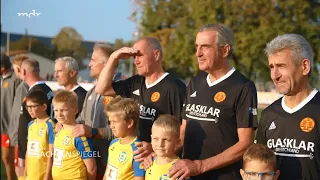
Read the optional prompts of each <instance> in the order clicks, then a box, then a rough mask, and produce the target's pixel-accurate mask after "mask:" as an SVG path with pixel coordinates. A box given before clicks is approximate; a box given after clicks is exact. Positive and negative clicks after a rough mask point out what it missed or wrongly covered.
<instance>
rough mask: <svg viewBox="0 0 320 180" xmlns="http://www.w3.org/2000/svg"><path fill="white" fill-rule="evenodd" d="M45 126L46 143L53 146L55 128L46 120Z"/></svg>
mask: <svg viewBox="0 0 320 180" xmlns="http://www.w3.org/2000/svg"><path fill="white" fill-rule="evenodd" d="M46 123H47V126H48V142H49V144H53V143H54V136H55V133H54V128H55V124H54V122H53V121H52V120H48V121H46Z"/></svg>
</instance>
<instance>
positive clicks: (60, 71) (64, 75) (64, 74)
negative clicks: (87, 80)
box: [54, 61, 72, 86]
mask: <svg viewBox="0 0 320 180" xmlns="http://www.w3.org/2000/svg"><path fill="white" fill-rule="evenodd" d="M54 75H55V77H56V79H57V82H58V84H59V85H60V86H65V85H67V84H68V82H69V80H70V79H71V78H72V76H71V72H70V71H69V69H67V67H66V63H65V62H63V61H57V62H56V63H55V65H54Z"/></svg>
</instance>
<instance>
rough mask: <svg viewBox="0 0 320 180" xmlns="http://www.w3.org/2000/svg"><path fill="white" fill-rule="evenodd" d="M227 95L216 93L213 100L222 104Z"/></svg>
mask: <svg viewBox="0 0 320 180" xmlns="http://www.w3.org/2000/svg"><path fill="white" fill-rule="evenodd" d="M226 97H227V95H226V93H224V92H221V91H220V92H218V93H217V94H216V95H214V100H215V101H216V102H217V103H219V102H223V101H224V100H225V99H226Z"/></svg>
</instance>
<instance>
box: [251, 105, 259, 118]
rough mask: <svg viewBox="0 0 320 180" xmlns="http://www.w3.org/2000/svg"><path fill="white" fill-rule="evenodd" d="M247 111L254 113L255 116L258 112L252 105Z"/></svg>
mask: <svg viewBox="0 0 320 180" xmlns="http://www.w3.org/2000/svg"><path fill="white" fill-rule="evenodd" d="M249 112H250V113H251V114H252V115H254V116H256V115H257V114H258V113H257V108H252V107H249Z"/></svg>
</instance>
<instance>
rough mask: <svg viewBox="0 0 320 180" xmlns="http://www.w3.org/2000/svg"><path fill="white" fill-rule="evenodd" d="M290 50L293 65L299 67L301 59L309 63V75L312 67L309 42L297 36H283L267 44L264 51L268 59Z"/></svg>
mask: <svg viewBox="0 0 320 180" xmlns="http://www.w3.org/2000/svg"><path fill="white" fill-rule="evenodd" d="M286 49H289V50H291V53H292V54H291V55H292V58H293V62H294V64H295V65H299V64H300V63H301V61H302V60H303V59H308V60H309V61H310V66H311V67H310V73H309V75H311V71H312V69H313V66H314V61H313V55H312V48H311V46H310V44H309V42H308V41H307V40H306V39H305V38H304V37H303V36H301V35H299V34H283V35H279V36H277V37H276V38H274V39H273V40H272V41H271V42H269V43H268V44H267V46H266V48H265V50H264V52H265V53H266V55H267V56H268V57H269V56H271V55H273V54H275V53H278V52H281V51H283V50H286Z"/></svg>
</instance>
